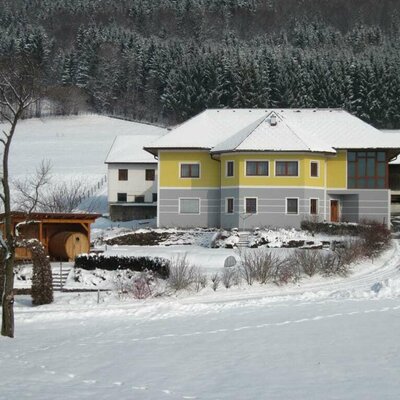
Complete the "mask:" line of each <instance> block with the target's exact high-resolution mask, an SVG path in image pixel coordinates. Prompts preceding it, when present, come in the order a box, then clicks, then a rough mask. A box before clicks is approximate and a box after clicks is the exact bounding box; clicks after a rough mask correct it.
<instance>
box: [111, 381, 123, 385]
mask: <svg viewBox="0 0 400 400" xmlns="http://www.w3.org/2000/svg"><path fill="white" fill-rule="evenodd" d="M113 385H116V386H121V385H123V382H114V383H113Z"/></svg>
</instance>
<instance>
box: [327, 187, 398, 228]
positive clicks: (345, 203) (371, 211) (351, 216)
mask: <svg viewBox="0 0 400 400" xmlns="http://www.w3.org/2000/svg"><path fill="white" fill-rule="evenodd" d="M327 197H328V200H330V199H337V200H339V202H340V220H341V221H344V222H362V221H363V220H374V221H377V222H381V223H385V224H388V223H389V214H390V191H389V190H378V189H370V190H369V189H358V190H357V189H348V190H327ZM327 207H328V211H329V201H328V204H327ZM328 215H329V214H328Z"/></svg>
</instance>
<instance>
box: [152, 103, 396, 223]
mask: <svg viewBox="0 0 400 400" xmlns="http://www.w3.org/2000/svg"><path fill="white" fill-rule="evenodd" d="M145 149H146V150H147V151H148V152H149V153H150V154H152V155H154V156H156V157H157V158H158V169H159V173H158V181H159V185H158V196H157V198H158V225H159V226H160V227H168V226H178V227H194V226H198V227H223V228H232V227H239V228H244V227H245V228H250V227H255V226H274V227H300V224H301V222H302V220H306V219H313V220H319V221H332V222H339V221H347V222H360V221H362V220H363V219H372V220H376V221H380V222H383V223H386V224H388V223H389V218H390V188H389V174H388V163H389V162H390V160H392V159H393V158H395V157H396V156H397V155H398V154H399V153H400V135H399V134H396V133H385V134H384V133H382V132H380V131H379V130H377V129H375V128H373V127H372V126H370V125H368V124H367V123H365V122H363V121H361V120H360V119H358V118H356V117H354V116H352V115H351V114H349V113H347V112H345V111H343V110H333V109H300V110H295V109H283V110H282V109H221V110H214V109H211V110H206V111H204V112H202V113H200V114H199V115H197V116H195V117H194V118H192V119H190V120H188V121H187V122H185V123H183V124H182V125H180V126H178V127H177V128H175V129H173V130H172V131H171V132H169V133H168V134H167V135H165V136H163V137H160V138H159V139H158V140H156V141H155V142H153V143H152V144H151V145H147V146H146V147H145Z"/></svg>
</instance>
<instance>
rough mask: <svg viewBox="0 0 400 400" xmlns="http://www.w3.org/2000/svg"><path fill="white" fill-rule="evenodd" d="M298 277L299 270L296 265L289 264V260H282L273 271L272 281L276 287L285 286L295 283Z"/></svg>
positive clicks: (299, 274)
mask: <svg viewBox="0 0 400 400" xmlns="http://www.w3.org/2000/svg"><path fill="white" fill-rule="evenodd" d="M300 276H301V270H300V268H299V266H298V264H296V263H291V262H289V259H285V260H282V261H281V262H279V263H278V264H276V266H275V268H274V269H273V281H274V282H275V283H276V284H277V285H287V284H288V283H290V282H297V281H298V280H299V279H300Z"/></svg>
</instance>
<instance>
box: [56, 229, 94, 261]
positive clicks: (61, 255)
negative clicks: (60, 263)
mask: <svg viewBox="0 0 400 400" xmlns="http://www.w3.org/2000/svg"><path fill="white" fill-rule="evenodd" d="M82 253H89V240H88V238H87V237H86V235H84V234H83V233H79V232H59V233H56V234H55V235H54V236H52V237H51V239H50V242H49V255H50V257H54V258H56V259H58V260H75V257H76V256H77V255H78V254H82Z"/></svg>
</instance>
